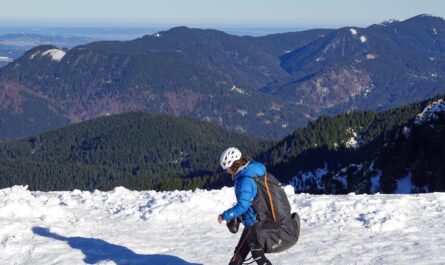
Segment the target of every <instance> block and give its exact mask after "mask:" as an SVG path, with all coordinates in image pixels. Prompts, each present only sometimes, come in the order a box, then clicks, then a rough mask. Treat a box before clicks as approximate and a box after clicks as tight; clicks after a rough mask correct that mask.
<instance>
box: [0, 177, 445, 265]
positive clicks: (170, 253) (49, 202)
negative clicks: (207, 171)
mask: <svg viewBox="0 0 445 265" xmlns="http://www.w3.org/2000/svg"><path fill="white" fill-rule="evenodd" d="M286 192H287V194H288V197H289V200H290V202H291V205H292V209H293V210H294V211H298V213H299V214H300V217H301V221H302V231H301V235H300V240H299V242H298V243H297V244H296V245H295V246H294V247H292V248H291V249H289V250H287V251H285V252H283V253H279V254H267V257H268V258H269V259H270V260H271V262H272V263H273V264H275V265H276V264H280V265H286V264H289V265H291V264H292V265H294V264H445V256H444V255H443V246H444V245H445V233H444V228H445V221H444V220H445V211H444V209H445V193H428V194H414V195H383V194H375V195H355V194H349V195H309V194H293V188H292V187H291V186H287V187H286ZM0 198H1V199H0V225H1V229H0V256H1V257H2V259H1V260H0V264H8V265H9V264H45V265H48V264H61V265H65V264H69V265H73V264H75V265H77V264H101V265H111V264H118V265H124V264H172V265H177V264H228V261H229V259H230V258H231V255H232V253H233V250H234V247H235V245H236V244H237V242H238V238H239V236H240V232H239V233H238V234H236V235H233V234H231V233H230V232H229V231H228V230H227V228H226V227H225V225H220V224H218V223H217V221H216V219H217V215H218V214H220V213H221V212H222V211H223V210H225V209H227V208H228V207H230V206H232V204H233V203H234V202H235V197H234V195H233V188H223V189H221V190H211V191H205V190H196V191H194V192H192V191H173V192H155V191H142V192H138V191H130V190H127V189H125V188H122V187H118V188H115V189H114V190H112V191H109V192H101V191H94V192H86V191H79V190H74V191H71V192H31V191H29V190H27V188H26V187H23V186H14V187H11V188H7V189H2V190H0Z"/></svg>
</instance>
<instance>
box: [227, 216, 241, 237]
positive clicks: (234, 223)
mask: <svg viewBox="0 0 445 265" xmlns="http://www.w3.org/2000/svg"><path fill="white" fill-rule="evenodd" d="M239 223H240V222H239V220H238V219H237V218H235V219H233V220H230V221H229V222H227V228H229V231H230V232H231V233H232V234H236V233H237V232H238V229H239Z"/></svg>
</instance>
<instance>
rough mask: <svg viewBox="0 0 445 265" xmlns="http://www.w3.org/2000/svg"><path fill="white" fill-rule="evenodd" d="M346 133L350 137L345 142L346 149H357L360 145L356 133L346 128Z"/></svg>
mask: <svg viewBox="0 0 445 265" xmlns="http://www.w3.org/2000/svg"><path fill="white" fill-rule="evenodd" d="M346 133H347V134H348V135H352V136H351V138H349V139H348V140H346V141H345V146H346V148H354V149H355V148H358V147H359V143H360V137H358V135H357V132H356V131H355V130H354V129H353V128H348V129H347V131H346Z"/></svg>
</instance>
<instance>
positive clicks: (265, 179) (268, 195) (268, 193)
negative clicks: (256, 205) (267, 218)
mask: <svg viewBox="0 0 445 265" xmlns="http://www.w3.org/2000/svg"><path fill="white" fill-rule="evenodd" d="M264 185H266V192H267V197H269V204H270V210H271V211H272V218H273V220H274V222H275V223H277V217H276V216H275V209H274V207H273V200H272V195H271V194H270V190H269V182H268V181H267V172H266V174H265V175H264Z"/></svg>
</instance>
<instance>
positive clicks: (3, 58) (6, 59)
mask: <svg viewBox="0 0 445 265" xmlns="http://www.w3.org/2000/svg"><path fill="white" fill-rule="evenodd" d="M0 62H12V58H9V57H7V56H0Z"/></svg>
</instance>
